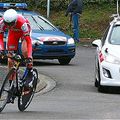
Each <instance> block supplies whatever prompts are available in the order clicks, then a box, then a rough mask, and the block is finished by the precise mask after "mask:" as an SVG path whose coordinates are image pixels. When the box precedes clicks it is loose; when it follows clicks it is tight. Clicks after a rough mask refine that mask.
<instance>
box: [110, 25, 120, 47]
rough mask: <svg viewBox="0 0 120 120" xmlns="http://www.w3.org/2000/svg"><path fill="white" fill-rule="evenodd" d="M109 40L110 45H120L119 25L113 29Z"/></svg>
mask: <svg viewBox="0 0 120 120" xmlns="http://www.w3.org/2000/svg"><path fill="white" fill-rule="evenodd" d="M109 40H110V43H111V44H114V45H120V25H116V26H114V27H113V29H112V32H111V36H110V39H109Z"/></svg>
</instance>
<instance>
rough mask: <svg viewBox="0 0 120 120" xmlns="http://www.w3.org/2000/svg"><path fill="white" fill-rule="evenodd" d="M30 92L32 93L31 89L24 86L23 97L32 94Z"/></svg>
mask: <svg viewBox="0 0 120 120" xmlns="http://www.w3.org/2000/svg"><path fill="white" fill-rule="evenodd" d="M30 91H31V89H30V87H28V86H24V88H23V91H22V95H27V94H29V93H30Z"/></svg>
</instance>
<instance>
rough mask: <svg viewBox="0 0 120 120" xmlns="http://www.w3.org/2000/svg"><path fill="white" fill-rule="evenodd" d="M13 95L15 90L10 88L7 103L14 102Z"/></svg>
mask: <svg viewBox="0 0 120 120" xmlns="http://www.w3.org/2000/svg"><path fill="white" fill-rule="evenodd" d="M15 94H16V88H15V87H14V86H12V88H11V90H10V91H9V94H8V98H7V103H14V100H15V98H16V96H15Z"/></svg>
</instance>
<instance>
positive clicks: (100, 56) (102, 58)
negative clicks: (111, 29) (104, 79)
mask: <svg viewBox="0 0 120 120" xmlns="http://www.w3.org/2000/svg"><path fill="white" fill-rule="evenodd" d="M99 59H100V62H102V61H103V60H104V56H103V54H102V52H101V51H100V53H99Z"/></svg>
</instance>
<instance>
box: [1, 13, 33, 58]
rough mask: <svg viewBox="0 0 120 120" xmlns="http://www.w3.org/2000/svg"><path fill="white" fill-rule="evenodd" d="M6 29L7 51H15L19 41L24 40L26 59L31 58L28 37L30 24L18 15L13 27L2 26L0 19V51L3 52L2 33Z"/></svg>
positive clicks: (29, 39) (30, 44)
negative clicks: (25, 43)
mask: <svg viewBox="0 0 120 120" xmlns="http://www.w3.org/2000/svg"><path fill="white" fill-rule="evenodd" d="M6 29H8V42H7V49H8V51H17V50H18V43H19V39H20V38H21V40H26V42H27V52H28V57H31V56H32V43H31V41H32V40H31V37H30V31H31V28H30V23H29V21H28V20H27V19H25V18H24V17H23V16H22V15H18V18H17V21H16V23H15V25H13V26H12V27H8V26H7V25H5V24H4V22H3V18H1V19H0V50H4V42H3V38H4V32H5V30H6Z"/></svg>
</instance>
